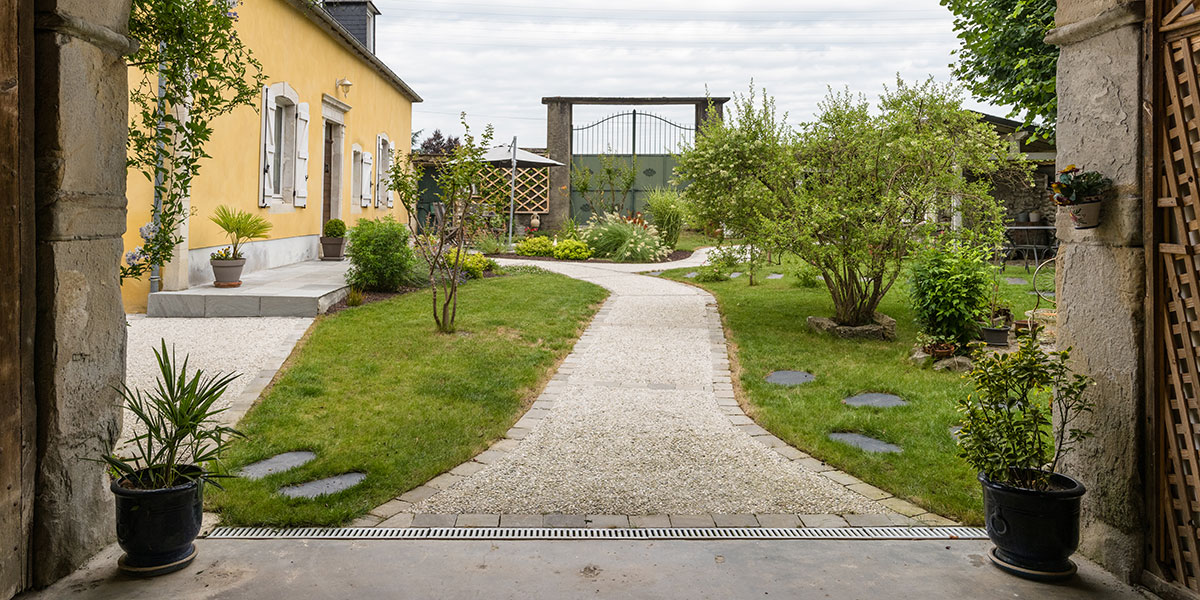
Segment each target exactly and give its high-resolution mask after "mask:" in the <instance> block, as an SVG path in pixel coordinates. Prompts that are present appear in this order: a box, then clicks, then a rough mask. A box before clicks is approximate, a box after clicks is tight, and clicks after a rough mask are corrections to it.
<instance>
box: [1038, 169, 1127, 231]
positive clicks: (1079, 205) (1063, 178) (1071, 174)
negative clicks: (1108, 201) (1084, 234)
mask: <svg viewBox="0 0 1200 600" xmlns="http://www.w3.org/2000/svg"><path fill="white" fill-rule="evenodd" d="M1112 186H1113V182H1112V180H1111V179H1109V178H1107V177H1105V176H1104V175H1102V174H1101V173H1099V172H1096V171H1082V172H1081V171H1080V170H1079V168H1078V167H1076V166H1075V165H1068V166H1067V168H1065V169H1063V170H1061V171H1059V172H1058V180H1057V181H1055V182H1054V183H1051V184H1050V188H1051V189H1052V190H1054V203H1055V204H1057V205H1059V206H1064V207H1066V209H1067V212H1068V214H1070V216H1071V221H1072V222H1073V223H1075V229H1091V228H1093V227H1096V226H1098V225H1100V201H1101V200H1103V199H1104V196H1105V195H1106V194H1108V193H1109V192H1110V191H1112Z"/></svg>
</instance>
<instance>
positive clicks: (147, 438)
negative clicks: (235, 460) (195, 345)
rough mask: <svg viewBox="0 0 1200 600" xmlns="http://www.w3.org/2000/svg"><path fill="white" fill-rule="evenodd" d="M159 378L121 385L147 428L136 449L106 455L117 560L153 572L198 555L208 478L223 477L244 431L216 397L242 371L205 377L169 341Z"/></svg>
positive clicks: (131, 569) (159, 353) (160, 356)
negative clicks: (226, 417) (223, 461)
mask: <svg viewBox="0 0 1200 600" xmlns="http://www.w3.org/2000/svg"><path fill="white" fill-rule="evenodd" d="M154 356H155V358H156V359H157V361H158V369H159V377H158V382H157V385H156V386H155V388H154V389H152V390H141V389H139V390H131V389H129V388H128V387H122V389H121V395H122V397H123V400H124V401H123V404H124V406H125V410H127V411H128V412H129V414H130V415H132V416H133V417H134V419H135V423H136V424H137V429H138V430H139V431H140V432H141V433H139V434H138V435H136V436H134V437H133V439H132V440H131V443H130V449H129V450H128V451H127V452H128V453H129V454H130V456H119V455H117V454H111V455H108V456H105V457H103V458H104V461H105V462H106V463H108V466H109V467H110V469H111V471H112V473H113V475H114V479H113V482H112V485H111V486H110V489H111V490H112V493H113V495H114V496H116V505H117V542H118V543H119V544H120V545H121V549H123V550H124V551H125V555H124V556H122V557H121V558H120V560H119V561H118V566H119V567H120V568H121V570H122V571H125V572H126V573H129V574H132V575H136V576H141V577H149V576H154V575H163V574H166V573H171V572H173V571H178V570H179V569H182V568H184V567H186V566H187V565H188V564H190V563H191V562H192V561H193V560H195V558H196V546H195V544H193V543H192V541H193V540H195V539H196V535H197V534H198V533H200V526H201V516H202V514H203V510H204V508H203V507H204V485H205V484H206V483H212V484H213V485H216V486H217V487H220V485H219V484H217V482H216V481H215V480H216V479H217V478H219V477H225V476H226V475H224V474H221V473H220V472H219V470H218V467H219V459H220V455H221V453H222V451H223V450H224V447H225V445H226V443H227V441H228V440H229V439H230V438H232V437H240V436H241V435H242V434H241V433H239V432H237V431H236V430H234V429H232V428H230V427H228V426H225V425H222V424H221V423H220V422H219V420H218V419H217V418H216V416H217V415H218V414H220V413H221V412H222V411H224V410H225V409H224V408H218V407H217V405H216V403H217V401H218V400H219V399H220V398H221V395H222V394H224V393H225V389H226V387H228V386H229V383H230V382H232V381H233V380H234V379H235V378H237V377H238V375H236V374H217V375H210V376H205V375H204V373H203V372H202V371H200V370H199V369H196V370H193V371H190V372H189V371H188V365H187V358H186V357H184V359H183V363H182V364H179V362H178V361H177V360H176V358H175V355H174V352H172V353H170V354H168V352H167V343H166V342H165V341H163V342H161V349H159V350H155V351H154Z"/></svg>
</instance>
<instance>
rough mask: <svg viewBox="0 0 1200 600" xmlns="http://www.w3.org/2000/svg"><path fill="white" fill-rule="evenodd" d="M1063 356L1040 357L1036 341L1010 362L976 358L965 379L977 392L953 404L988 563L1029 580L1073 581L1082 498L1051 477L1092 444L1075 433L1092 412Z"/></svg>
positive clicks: (1081, 379)
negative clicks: (974, 482) (974, 479)
mask: <svg viewBox="0 0 1200 600" xmlns="http://www.w3.org/2000/svg"><path fill="white" fill-rule="evenodd" d="M1069 357H1070V349H1069V348H1068V349H1067V350H1062V351H1059V352H1049V353H1047V352H1045V351H1043V350H1042V348H1041V345H1040V344H1039V342H1038V340H1037V336H1033V335H1029V336H1022V337H1021V341H1020V345H1019V347H1018V349H1017V350H1016V351H1015V352H1012V353H1009V354H1000V353H996V352H991V353H989V352H985V351H983V350H980V351H979V352H977V353H976V355H975V368H974V370H972V371H971V374H970V377H971V379H972V381H973V382H974V384H975V390H974V392H972V393H971V394H969V395H967V396H966V397H962V398H959V399H958V401H957V404H958V410H959V412H960V413H961V414H962V416H963V422H962V425H963V427H962V431H960V432H959V434H958V445H959V450H958V454H959V456H961V457H962V458H963V459H965V460H966V461H967V463H968V464H970V465H971V466H972V467H973V468H975V469H976V470H977V471H978V472H979V481H980V483H981V484H982V486H983V508H984V514H985V519H986V524H987V531H988V537H990V538H991V540H992V543H993V544H995V548H993V549H992V551H991V552H990V556H991V559H992V562H994V563H995V564H996V565H997V566H998V567H1000V568H1001V569H1004V570H1005V571H1008V572H1010V573H1013V574H1015V575H1018V576H1020V577H1025V578H1029V579H1039V580H1057V579H1063V578H1067V577H1070V576H1071V575H1072V574H1074V572H1075V564H1074V563H1072V562H1071V561H1070V556H1071V554H1072V553H1074V552H1075V549H1076V548H1077V547H1078V546H1079V501H1080V498H1081V497H1082V496H1083V494H1084V491H1085V489H1084V487H1083V484H1081V483H1079V482H1078V481H1076V480H1074V479H1072V478H1071V477H1068V476H1066V475H1063V474H1062V473H1058V472H1056V469H1057V467H1058V464H1059V461H1060V460H1061V459H1062V457H1063V456H1064V455H1065V454H1066V453H1067V452H1069V451H1070V450H1071V449H1072V448H1073V447H1074V446H1075V445H1076V444H1077V443H1078V442H1080V441H1081V440H1083V439H1086V438H1087V437H1089V436H1090V435H1091V434H1090V433H1088V432H1086V431H1083V430H1081V429H1079V428H1078V427H1075V426H1074V424H1075V422H1076V420H1077V419H1078V418H1079V416H1080V415H1082V414H1084V413H1088V412H1091V410H1092V404H1091V403H1090V402H1089V401H1088V400H1087V399H1086V398H1084V391H1085V390H1086V389H1087V387H1088V386H1089V385H1091V383H1092V380H1091V379H1090V378H1088V377H1086V376H1084V375H1078V374H1073V373H1071V371H1070V369H1069V368H1068V366H1067V362H1068V359H1069ZM1052 420H1053V421H1054V422H1053V423H1052V422H1051V421H1052Z"/></svg>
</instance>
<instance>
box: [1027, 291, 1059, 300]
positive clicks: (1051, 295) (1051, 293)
mask: <svg viewBox="0 0 1200 600" xmlns="http://www.w3.org/2000/svg"><path fill="white" fill-rule="evenodd" d="M1025 293H1027V294H1029V295H1030V296H1036V295H1037V292H1035V291H1033V290H1029V291H1028V292H1025ZM1042 294H1043V295H1046V296H1050V297H1051V298H1053V297H1054V292H1042Z"/></svg>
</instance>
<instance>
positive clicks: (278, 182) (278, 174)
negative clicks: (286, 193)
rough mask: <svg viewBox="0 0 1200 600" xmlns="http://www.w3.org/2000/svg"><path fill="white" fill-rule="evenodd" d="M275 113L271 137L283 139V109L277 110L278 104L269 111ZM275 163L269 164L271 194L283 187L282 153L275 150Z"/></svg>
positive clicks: (277, 193)
mask: <svg viewBox="0 0 1200 600" xmlns="http://www.w3.org/2000/svg"><path fill="white" fill-rule="evenodd" d="M271 113H272V114H274V115H275V124H274V129H275V132H274V133H275V135H274V137H273V138H272V139H276V140H281V139H283V111H282V110H279V108H278V106H277V107H276V109H275V110H273V111H271ZM274 163H275V164H273V165H271V195H273V196H278V195H279V190H281V189H283V179H282V177H283V153H282V152H275V161H274Z"/></svg>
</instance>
